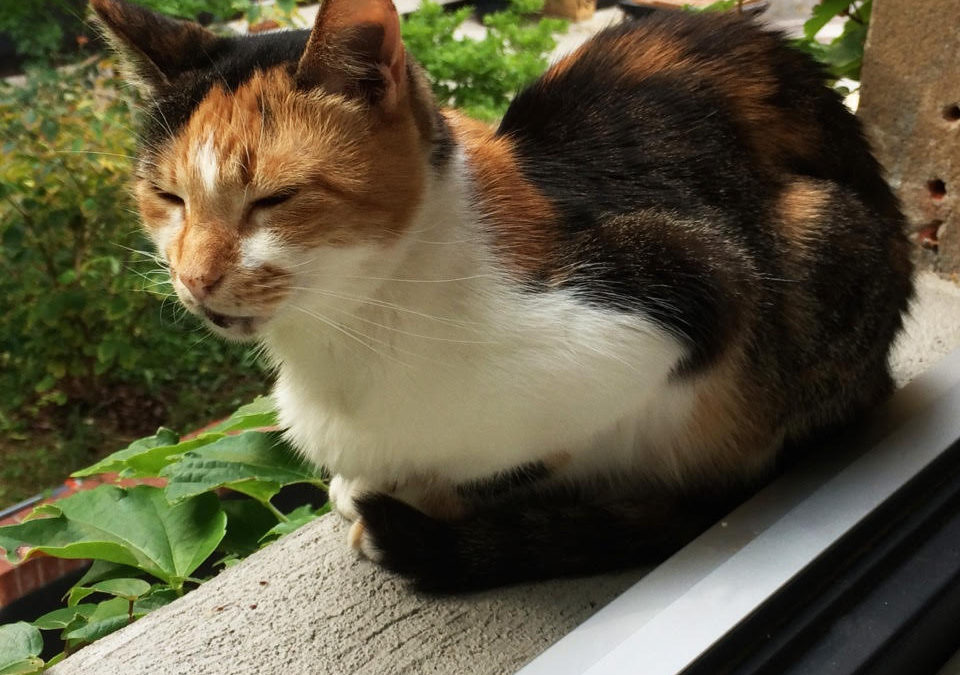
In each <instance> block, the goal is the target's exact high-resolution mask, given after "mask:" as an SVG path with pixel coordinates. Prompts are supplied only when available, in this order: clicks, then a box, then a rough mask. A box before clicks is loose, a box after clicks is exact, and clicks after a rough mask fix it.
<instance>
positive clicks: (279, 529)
mask: <svg viewBox="0 0 960 675" xmlns="http://www.w3.org/2000/svg"><path fill="white" fill-rule="evenodd" d="M329 512H330V502H327V503H326V504H324V505H323V506H321V507H320V508H319V509H316V510H314V508H313V507H312V506H310V505H309V504H304V505H303V506H298V507H297V508H295V509H294V510H293V511H291V512H290V513H288V514H287V521H286V522H282V523H277V524H276V525H274V526H273V527H271V528H270V529H269V530H267V532H266V534H264V535H263V536H262V537H261V538H260V542H261V543H266V542H270V541H273V540H274V539H279V538H280V537H282V536H283V535H285V534H290V533H291V532H294V531H295V530H298V529H300V528H301V527H303V526H304V525H306V524H307V523H309V522H310V521H311V520H316V519H317V518H319V517H320V516H322V515H323V514H325V513H329Z"/></svg>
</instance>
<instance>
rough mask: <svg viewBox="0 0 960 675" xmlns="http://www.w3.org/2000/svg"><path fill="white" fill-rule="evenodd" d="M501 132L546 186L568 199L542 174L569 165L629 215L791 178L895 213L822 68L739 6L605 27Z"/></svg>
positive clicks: (725, 199) (722, 198) (719, 200)
mask: <svg viewBox="0 0 960 675" xmlns="http://www.w3.org/2000/svg"><path fill="white" fill-rule="evenodd" d="M498 134H501V135H505V136H509V137H510V138H511V139H512V141H513V142H514V143H515V144H516V147H517V150H518V153H519V154H520V155H521V157H522V158H523V160H524V166H525V168H526V169H527V170H528V171H529V173H531V177H532V178H533V179H534V180H535V181H536V182H538V183H541V185H542V186H543V187H544V189H545V190H546V191H547V192H548V193H550V192H553V193H555V194H556V195H557V196H560V197H562V195H563V194H565V193H566V194H568V195H569V194H570V190H569V188H570V187H571V186H570V185H569V184H560V183H562V180H561V181H560V183H558V184H557V187H556V189H555V190H553V189H551V188H552V187H553V186H552V185H551V179H550V178H547V177H558V176H564V175H566V174H567V173H568V172H567V171H566V170H565V169H566V168H567V167H575V171H574V173H573V174H572V177H573V180H575V181H576V183H577V184H579V185H581V186H584V185H590V188H591V190H590V192H591V193H592V194H600V195H606V196H607V197H608V198H609V199H611V200H614V201H615V202H616V203H617V204H618V207H619V208H622V209H623V210H625V211H631V210H634V209H636V208H646V207H648V206H651V205H656V204H661V203H662V202H663V199H664V198H667V199H670V198H676V199H677V200H679V201H691V200H692V202H693V203H694V204H697V205H706V206H707V207H709V208H714V207H719V208H721V209H723V208H733V209H740V208H753V209H755V208H756V204H757V202H759V201H763V200H764V199H765V198H770V197H772V196H773V195H775V193H776V192H777V191H778V190H779V188H780V187H781V186H782V182H783V181H782V177H783V176H784V175H785V174H790V175H801V176H808V177H812V178H818V179H827V180H831V181H834V182H837V183H840V184H841V185H844V186H847V187H849V188H851V189H852V190H853V191H854V192H856V193H857V194H858V196H860V197H861V199H862V201H864V202H865V203H867V204H870V205H872V206H873V207H874V208H876V209H877V210H878V211H879V212H881V213H882V214H884V215H889V216H892V217H897V214H898V212H897V206H896V202H895V200H894V199H893V197H892V195H891V193H890V191H889V189H888V188H887V186H886V184H885V183H884V181H883V180H882V178H881V177H880V170H879V167H878V165H877V163H876V162H875V160H874V159H873V157H872V155H871V154H870V151H869V149H868V147H867V144H866V142H865V140H864V139H863V135H862V132H861V130H860V127H859V124H858V123H857V121H856V119H855V118H854V117H853V116H852V115H851V114H849V112H848V111H847V110H846V109H845V107H844V106H843V103H842V101H841V100H840V98H839V96H838V95H837V94H836V93H835V92H833V91H832V90H830V89H829V88H828V87H826V86H825V84H824V74H823V72H822V70H821V69H820V67H819V66H818V65H817V64H815V63H814V62H813V61H812V60H811V59H810V58H809V57H807V56H806V55H805V54H802V53H800V52H798V51H796V50H794V49H793V48H791V47H789V46H788V45H787V44H786V41H785V40H784V38H783V36H781V35H780V34H779V33H776V32H771V31H768V30H765V29H763V28H761V27H760V26H758V25H756V24H755V23H753V22H752V21H750V20H748V19H743V18H740V17H738V16H736V15H732V14H730V15H719V14H713V13H707V14H694V13H688V12H673V11H661V12H654V13H653V14H652V15H651V16H649V17H648V18H645V19H642V20H638V21H627V22H624V23H622V24H620V25H617V26H613V27H611V28H608V29H606V30H605V31H602V32H601V33H599V34H598V35H596V36H595V37H594V38H593V39H591V40H590V41H589V42H587V43H586V44H585V45H583V46H582V47H581V48H580V49H578V50H577V51H575V52H573V53H572V54H570V55H568V56H567V57H565V58H563V59H562V60H560V61H559V62H557V63H556V64H554V65H553V66H552V67H551V68H550V69H549V70H548V71H547V72H546V73H545V74H544V75H543V76H542V77H541V78H540V79H538V80H537V81H536V82H534V83H533V84H532V85H531V86H530V87H528V88H527V89H526V90H525V91H523V92H521V93H520V94H519V95H518V96H517V98H516V99H515V101H514V103H513V104H512V105H511V107H510V109H509V110H508V111H507V113H506V115H505V116H504V118H503V120H502V123H501V125H500V127H499V129H498ZM720 172H722V173H723V174H724V176H725V177H726V178H727V180H725V181H717V174H718V173H720ZM627 174H630V178H629V179H627V178H626V175H627ZM620 182H623V183H627V182H629V183H630V190H629V193H624V192H622V191H619V190H616V189H615V185H616V184H617V183H620ZM598 191H599V192H598Z"/></svg>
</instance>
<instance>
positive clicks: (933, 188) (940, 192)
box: [927, 178, 947, 201]
mask: <svg viewBox="0 0 960 675" xmlns="http://www.w3.org/2000/svg"><path fill="white" fill-rule="evenodd" d="M927 190H929V191H930V198H931V199H936V200H938V201H939V200H941V199H943V198H944V197H946V196H947V184H946V183H944V182H943V181H942V180H941V179H939V178H934V179H933V180H929V181H927Z"/></svg>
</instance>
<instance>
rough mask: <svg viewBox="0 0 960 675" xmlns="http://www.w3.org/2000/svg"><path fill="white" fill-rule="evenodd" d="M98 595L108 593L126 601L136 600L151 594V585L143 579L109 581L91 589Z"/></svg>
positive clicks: (97, 584)
mask: <svg viewBox="0 0 960 675" xmlns="http://www.w3.org/2000/svg"><path fill="white" fill-rule="evenodd" d="M90 588H91V590H93V591H95V592H97V593H106V594H108V595H113V596H116V597H118V598H124V599H125V600H136V599H137V598H139V597H140V596H142V595H145V594H146V593H148V592H150V584H148V583H147V582H146V581H144V580H143V579H133V578H126V579H107V580H105V581H100V582H98V583H95V584H94V585H93V586H91V587H90Z"/></svg>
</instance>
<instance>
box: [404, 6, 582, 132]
mask: <svg viewBox="0 0 960 675" xmlns="http://www.w3.org/2000/svg"><path fill="white" fill-rule="evenodd" d="M541 9H543V0H511V2H510V6H509V7H508V9H506V10H505V11H502V12H495V13H493V14H488V15H486V17H484V20H483V23H484V25H485V26H486V27H487V33H486V36H485V37H483V38H482V39H476V38H472V37H468V36H455V31H456V30H457V28H459V27H460V25H461V24H462V23H463V22H464V20H465V19H466V18H467V17H468V16H469V15H470V12H471V11H472V10H471V9H470V8H469V7H464V8H461V9H458V10H456V11H455V12H445V11H444V9H443V7H442V6H441V5H439V4H437V3H435V2H431V1H430V0H425V2H424V3H423V4H422V5H421V6H420V8H419V9H418V10H417V11H416V12H414V13H413V14H411V15H410V16H409V17H407V18H406V19H405V20H404V21H403V39H404V43H405V44H406V46H407V49H409V50H410V52H411V53H412V54H413V55H414V57H415V58H416V59H417V61H419V62H420V64H421V65H423V67H424V68H425V69H426V71H427V74H428V76H429V77H430V81H431V84H432V86H433V91H434V94H435V96H436V97H437V100H438V102H439V103H440V105H442V106H453V107H456V108H460V109H462V110H463V111H464V112H466V113H467V114H468V115H471V116H473V117H477V118H479V119H484V120H493V119H496V118H497V117H500V116H501V115H502V114H503V112H504V110H506V108H507V106H508V105H509V103H510V100H511V98H512V97H513V95H514V94H515V93H516V92H517V91H519V90H520V88H521V87H523V86H524V85H525V84H527V83H528V82H530V81H531V80H533V79H534V78H535V77H537V76H538V75H539V74H540V73H542V72H543V71H544V69H545V68H546V66H547V60H548V57H549V54H550V51H551V50H552V49H553V48H554V47H555V46H556V41H555V40H554V38H553V36H554V34H555V33H557V32H558V31H562V30H564V29H565V27H566V25H567V24H566V22H565V21H563V20H561V19H539V20H531V19H530V18H529V17H530V15H532V14H534V13H536V12H538V11H540V10H541Z"/></svg>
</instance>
